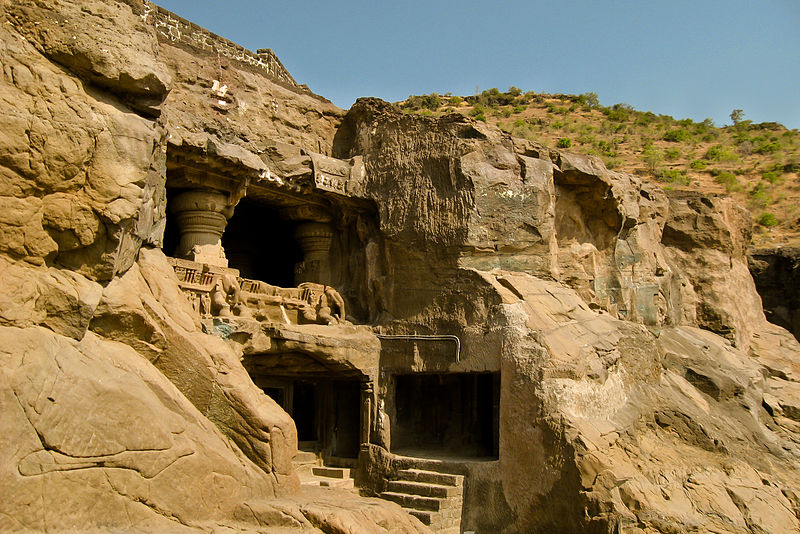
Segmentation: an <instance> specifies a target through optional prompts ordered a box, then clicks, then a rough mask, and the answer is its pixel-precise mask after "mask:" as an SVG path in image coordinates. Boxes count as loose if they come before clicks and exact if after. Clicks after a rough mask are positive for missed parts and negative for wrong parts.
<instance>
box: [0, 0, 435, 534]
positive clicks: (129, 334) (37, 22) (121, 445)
mask: <svg viewBox="0 0 800 534" xmlns="http://www.w3.org/2000/svg"><path fill="white" fill-rule="evenodd" d="M152 7H153V6H152V5H150V4H145V3H142V2H136V1H134V2H116V1H108V2H103V1H96V2H72V1H66V0H65V1H59V2H55V3H54V2H40V1H37V0H30V1H26V0H22V1H19V2H17V1H14V2H6V3H5V4H4V6H3V8H4V9H3V13H2V22H3V25H2V28H0V40H2V57H3V79H2V83H0V98H2V100H3V101H4V102H6V104H7V106H6V107H7V108H8V110H9V111H8V113H4V114H3V117H2V118H0V123H2V129H3V132H4V135H3V139H2V141H0V212H2V215H0V276H2V280H3V285H4V287H5V288H6V289H5V290H4V291H3V293H2V296H0V325H1V326H0V330H2V332H0V337H2V343H0V345H2V349H0V356H1V357H2V359H3V361H2V364H0V370H1V371H0V373H1V374H0V395H1V398H2V403H3V406H2V413H3V416H2V422H1V423H0V428H2V432H0V434H2V437H0V448H2V451H3V458H4V461H3V462H2V468H0V469H2V471H0V487H2V493H3V495H4V499H3V503H2V505H0V507H2V510H1V511H0V530H3V531H44V530H49V531H76V530H96V529H109V530H136V531H153V532H164V531H209V530H218V529H227V530H233V531H273V532H274V531H284V530H285V531H307V532H319V531H325V532H345V531H370V532H372V531H386V532H422V531H424V530H425V529H424V527H423V526H422V525H421V524H420V523H419V522H418V521H416V520H414V519H412V518H410V517H409V516H408V515H407V514H405V513H403V512H401V511H400V508H399V507H398V506H396V505H392V504H390V503H385V502H383V501H369V500H364V499H359V498H358V497H356V496H354V495H353V494H352V493H349V492H348V493H344V494H341V493H338V494H337V493H336V492H335V491H334V493H332V494H328V493H325V494H311V493H308V492H303V493H300V492H299V487H298V482H297V476H296V475H295V474H294V472H293V470H292V467H291V458H292V456H293V455H294V452H295V450H296V435H295V427H294V423H293V421H292V420H291V419H290V418H289V417H288V415H287V414H286V413H285V412H284V411H283V410H282V409H281V408H280V407H279V406H278V405H277V404H275V403H274V402H273V401H272V399H270V398H269V397H267V396H266V395H264V394H263V392H262V391H261V390H260V389H258V388H256V387H255V386H254V385H253V383H252V381H251V380H250V378H249V375H248V374H247V372H246V371H245V370H244V368H243V367H242V364H241V361H240V357H241V353H240V352H237V350H236V348H235V346H232V345H229V344H226V343H225V342H224V341H222V340H220V339H219V338H217V337H214V336H209V335H206V334H204V333H203V332H202V328H201V325H200V324H199V322H198V321H197V319H195V318H194V315H193V314H192V313H191V307H190V305H189V303H188V302H187V301H186V300H185V299H184V298H183V297H182V295H181V293H180V290H179V289H178V286H177V281H176V279H175V276H174V273H173V271H172V267H171V266H170V265H169V264H168V263H167V262H166V260H165V258H164V255H163V253H162V252H161V251H160V250H157V249H152V248H148V247H151V246H156V247H157V246H160V245H161V242H162V239H163V234H164V228H165V221H166V219H165V217H166V211H165V205H166V190H165V174H166V168H167V152H168V151H169V150H171V148H170V147H182V149H185V150H187V151H189V152H193V153H195V154H198V157H205V156H204V155H206V154H209V153H211V154H213V155H214V157H215V158H216V160H217V161H227V162H229V163H230V164H231V165H233V166H234V167H237V166H238V168H240V169H245V170H244V171H240V173H243V174H246V175H247V177H251V176H252V177H254V178H258V177H260V176H261V175H262V174H264V173H266V174H268V172H266V171H267V169H268V167H267V165H266V164H265V163H264V160H262V159H261V157H260V156H259V152H264V147H265V146H266V145H267V144H270V145H275V144H276V143H277V144H281V143H283V145H281V146H290V145H289V143H296V144H297V145H301V146H307V147H309V148H313V149H314V150H316V151H318V152H324V151H326V150H328V151H329V150H330V144H331V142H332V138H333V129H334V127H335V125H336V124H337V121H338V120H339V119H338V118H339V117H340V115H341V111H340V110H338V108H336V107H335V106H333V105H332V104H330V103H329V102H327V101H325V100H324V99H321V98H319V97H316V96H315V95H313V94H311V93H310V92H309V91H308V90H307V89H302V88H297V87H295V88H291V87H288V86H287V85H286V84H281V83H279V81H278V80H272V79H271V78H270V77H269V76H264V75H260V74H258V73H256V72H253V71H252V70H248V69H247V68H246V67H244V66H242V65H239V64H237V63H236V61H235V59H231V60H230V63H229V64H227V65H224V66H222V65H219V64H215V65H213V66H212V65H211V63H209V62H208V61H207V58H205V59H199V58H197V57H196V56H193V55H192V53H191V51H187V49H186V47H180V46H172V45H171V44H169V41H170V39H169V38H168V37H166V38H165V37H164V35H162V34H160V33H159V32H158V31H156V29H155V23H154V22H153V20H151V19H149V18H148V8H152ZM201 67H202V68H201ZM222 70H224V71H225V72H226V73H227V75H228V76H229V77H228V78H224V79H222V80H220V79H219V78H220V76H219V73H220V72H221V71H222ZM212 71H213V73H214V74H212ZM206 75H208V79H206V78H204V76H206ZM212 78H213V79H212ZM215 82H216V86H215ZM220 82H221V84H220ZM221 85H227V90H226V89H224V88H223V89H220V86H221ZM215 106H216V107H215ZM245 116H246V117H247V119H246V120H245V119H244V117H245ZM230 118H233V119H235V121H234V122H233V123H232V124H233V125H234V126H227V125H228V124H229V123H230V122H231V121H230ZM187 147H188V148H187ZM326 147H327V148H326ZM265 159H266V160H268V158H267V157H265ZM248 173H250V174H248ZM247 177H246V178H247ZM247 179H249V178H247Z"/></svg>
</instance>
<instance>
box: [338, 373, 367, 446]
mask: <svg viewBox="0 0 800 534" xmlns="http://www.w3.org/2000/svg"><path fill="white" fill-rule="evenodd" d="M333 405H334V406H333V432H332V438H333V454H334V456H338V457H341V458H356V457H358V448H359V441H360V437H361V434H360V427H361V425H360V423H361V383H360V382H357V381H354V380H348V381H344V380H338V381H334V382H333Z"/></svg>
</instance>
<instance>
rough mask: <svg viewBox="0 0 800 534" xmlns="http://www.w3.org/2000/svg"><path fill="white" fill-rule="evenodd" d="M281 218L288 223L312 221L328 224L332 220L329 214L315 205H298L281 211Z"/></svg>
mask: <svg viewBox="0 0 800 534" xmlns="http://www.w3.org/2000/svg"><path fill="white" fill-rule="evenodd" d="M280 213H281V216H282V217H283V218H285V219H289V220H290V221H313V222H319V223H328V222H331V221H332V220H333V216H332V215H331V212H330V211H328V210H327V209H325V208H323V207H322V206H317V205H315V204H298V205H296V206H289V207H286V208H282V209H281V212H280Z"/></svg>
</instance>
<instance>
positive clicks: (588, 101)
mask: <svg viewBox="0 0 800 534" xmlns="http://www.w3.org/2000/svg"><path fill="white" fill-rule="evenodd" d="M578 104H581V105H583V106H586V107H589V108H596V107H597V106H599V105H600V100H599V99H598V98H597V93H583V94H582V95H579V96H578Z"/></svg>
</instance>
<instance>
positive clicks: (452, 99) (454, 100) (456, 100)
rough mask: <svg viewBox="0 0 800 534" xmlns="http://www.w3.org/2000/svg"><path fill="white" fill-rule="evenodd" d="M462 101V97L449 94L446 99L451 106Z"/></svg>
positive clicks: (457, 104)
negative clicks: (448, 98) (448, 97)
mask: <svg viewBox="0 0 800 534" xmlns="http://www.w3.org/2000/svg"><path fill="white" fill-rule="evenodd" d="M463 101H464V99H463V98H461V97H460V96H451V97H450V100H448V102H449V103H450V105H451V106H459V105H460V104H461V102H463Z"/></svg>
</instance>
